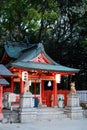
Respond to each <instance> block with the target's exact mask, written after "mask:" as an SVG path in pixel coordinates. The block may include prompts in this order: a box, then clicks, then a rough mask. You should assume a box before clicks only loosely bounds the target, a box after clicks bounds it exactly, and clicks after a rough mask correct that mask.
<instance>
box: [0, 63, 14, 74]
mask: <svg viewBox="0 0 87 130" xmlns="http://www.w3.org/2000/svg"><path fill="white" fill-rule="evenodd" d="M0 76H13V74H12V73H11V72H10V71H9V70H8V69H7V68H6V67H5V66H4V65H3V64H0Z"/></svg>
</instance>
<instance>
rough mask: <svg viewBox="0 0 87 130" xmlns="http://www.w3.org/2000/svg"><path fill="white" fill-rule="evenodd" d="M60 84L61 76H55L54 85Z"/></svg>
mask: <svg viewBox="0 0 87 130" xmlns="http://www.w3.org/2000/svg"><path fill="white" fill-rule="evenodd" d="M60 82H61V75H60V74H56V83H60Z"/></svg>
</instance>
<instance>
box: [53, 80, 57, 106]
mask: <svg viewBox="0 0 87 130" xmlns="http://www.w3.org/2000/svg"><path fill="white" fill-rule="evenodd" d="M53 95H54V107H56V106H57V83H56V80H54V82H53Z"/></svg>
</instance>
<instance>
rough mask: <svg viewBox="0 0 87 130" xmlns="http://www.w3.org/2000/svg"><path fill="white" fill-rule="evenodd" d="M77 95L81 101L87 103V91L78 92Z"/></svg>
mask: <svg viewBox="0 0 87 130" xmlns="http://www.w3.org/2000/svg"><path fill="white" fill-rule="evenodd" d="M77 94H78V96H79V99H80V101H86V102H87V91H85V90H83V91H77Z"/></svg>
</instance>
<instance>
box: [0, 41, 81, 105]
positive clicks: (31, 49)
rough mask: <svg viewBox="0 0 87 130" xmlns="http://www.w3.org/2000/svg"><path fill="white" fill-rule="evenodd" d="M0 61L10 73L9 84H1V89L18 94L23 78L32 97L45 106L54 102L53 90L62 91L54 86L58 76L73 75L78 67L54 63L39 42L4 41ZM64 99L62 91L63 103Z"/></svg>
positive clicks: (55, 101) (23, 82) (54, 103)
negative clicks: (11, 74) (3, 85)
mask: <svg viewBox="0 0 87 130" xmlns="http://www.w3.org/2000/svg"><path fill="white" fill-rule="evenodd" d="M1 63H2V64H5V65H6V67H7V68H9V70H10V71H11V73H13V76H12V77H11V80H9V81H10V85H9V86H7V87H6V86H5V87H3V92H14V93H17V94H22V93H24V85H25V80H27V81H28V83H29V91H30V92H31V93H32V94H33V97H36V98H38V102H39V103H41V104H45V105H46V106H48V107H51V106H54V107H55V106H57V94H58V93H63V91H59V90H58V85H59V83H60V79H61V76H64V75H74V74H75V73H78V71H79V70H78V69H75V68H70V67H66V66H63V65H60V64H58V63H56V62H55V61H54V60H52V59H51V58H50V57H49V56H48V55H47V54H46V52H45V50H44V46H43V45H42V44H41V43H39V44H28V45H27V44H24V43H15V42H12V43H11V42H8V43H7V44H5V45H4V54H3V57H2V60H1ZM67 92H68V91H66V93H67ZM66 100H67V95H66V94H65V100H64V103H65V104H66Z"/></svg>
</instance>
